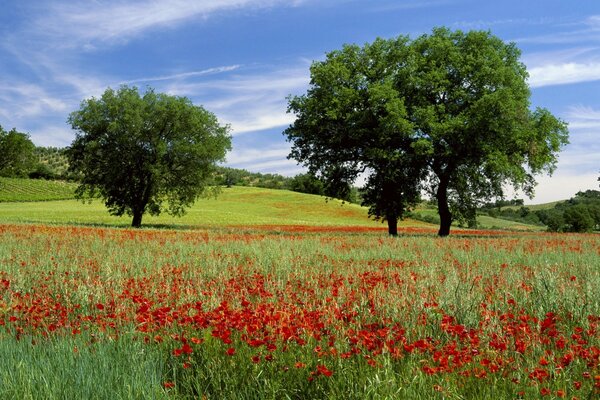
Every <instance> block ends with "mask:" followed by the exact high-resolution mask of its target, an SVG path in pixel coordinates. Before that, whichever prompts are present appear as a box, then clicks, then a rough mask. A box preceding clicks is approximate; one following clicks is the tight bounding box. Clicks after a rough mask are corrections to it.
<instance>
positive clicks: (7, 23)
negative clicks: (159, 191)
mask: <svg viewBox="0 0 600 400" xmlns="http://www.w3.org/2000/svg"><path fill="white" fill-rule="evenodd" d="M0 5H1V7H0V125H1V126H2V127H4V128H5V129H10V128H12V127H16V128H17V130H19V131H22V132H27V133H29V134H30V136H31V139H32V140H33V141H34V143H35V144H37V145H40V146H57V147H64V146H68V145H69V144H70V143H71V141H72V140H73V138H74V132H73V131H72V130H71V129H70V127H69V126H68V124H67V123H66V120H67V117H68V114H69V113H70V112H72V111H74V110H76V109H78V107H79V104H80V102H81V101H82V100H83V99H86V98H89V97H92V96H96V97H97V96H99V95H101V94H102V92H103V91H104V90H105V89H106V88H107V87H113V88H117V87H118V86H119V85H122V84H128V85H136V86H138V87H140V88H145V87H146V86H150V87H153V88H155V89H156V90H157V91H159V92H167V93H169V94H174V95H181V96H187V97H189V98H190V99H192V101H193V102H194V103H196V104H201V105H203V106H204V107H205V108H207V109H208V110H210V111H212V112H214V113H215V114H216V115H217V117H218V118H219V120H220V121H221V122H222V123H228V124H230V125H231V127H232V135H233V151H232V152H231V153H229V154H228V156H227V165H228V166H231V167H235V168H244V169H248V170H250V171H256V172H271V173H280V174H283V175H288V176H292V175H295V174H297V173H300V172H302V168H301V167H299V166H298V165H296V163H295V162H294V161H291V160H287V159H286V156H287V155H288V153H289V148H290V145H289V143H287V142H286V141H285V138H284V136H283V135H282V133H281V132H282V131H283V130H284V129H285V128H286V127H287V126H288V125H289V124H290V123H291V122H292V121H293V115H289V114H287V113H286V105H287V102H286V99H285V98H286V96H288V95H290V94H294V95H295V94H302V93H304V92H305V91H306V89H307V87H308V82H309V66H310V63H311V62H312V61H313V60H320V59H323V58H324V54H325V53H326V52H328V51H331V50H335V49H338V48H340V47H341V46H342V45H343V44H344V43H357V44H361V45H362V44H364V43H366V42H371V41H373V40H374V39H375V38H376V37H384V38H391V37H394V36H398V35H405V34H408V35H410V36H411V37H416V36H418V35H421V34H423V33H429V32H431V29H432V28H433V27H435V26H448V27H450V28H452V29H461V30H471V29H478V30H491V32H492V33H493V34H495V35H497V36H499V37H500V38H502V39H503V40H506V41H514V42H515V43H516V44H517V46H518V47H519V48H520V49H521V50H522V52H523V54H522V61H523V62H524V63H525V64H526V65H527V68H528V71H529V73H530V79H529V84H530V86H531V88H532V97H531V100H532V105H533V106H541V107H546V108H548V109H549V110H550V111H551V112H553V113H554V114H555V115H557V116H559V117H560V118H562V119H563V120H565V121H567V122H568V123H569V128H570V141H571V144H569V145H568V146H567V147H566V149H565V150H564V151H563V152H562V153H561V155H560V160H559V164H558V168H557V170H556V172H555V174H554V175H553V176H552V177H551V178H548V177H540V178H539V179H538V182H539V185H538V187H537V189H536V196H535V198H534V199H533V200H527V202H528V203H541V202H546V201H553V200H559V199H565V198H568V197H571V196H572V195H574V194H575V193H576V192H577V191H579V190H584V189H598V182H597V181H596V179H597V178H598V176H599V175H600V3H598V2H597V1H596V0H571V1H567V0H560V1H559V0H527V1H524V0H518V1H515V0H504V1H485V0H397V1H392V0H379V1H378V0H372V1H359V0H320V1H319V0H288V1H285V0H280V1H279V0H136V1H124V0H96V1H94V0H85V1H78V0H71V1H66V0H65V1H60V0H53V1H51V0H48V1H43V0H40V1H35V0H23V1H10V0H3V1H0Z"/></svg>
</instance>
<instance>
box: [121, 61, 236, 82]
mask: <svg viewBox="0 0 600 400" xmlns="http://www.w3.org/2000/svg"><path fill="white" fill-rule="evenodd" d="M238 68H240V65H228V66H224V67H215V68H208V69H204V70H201V71H190V72H181V73H177V74H171V75H163V76H154V77H148V78H137V79H133V80H129V81H123V82H121V84H124V85H130V84H132V83H142V82H157V81H170V80H177V79H186V78H193V77H199V76H204V75H212V74H219V73H222V72H230V71H234V70H236V69H238Z"/></svg>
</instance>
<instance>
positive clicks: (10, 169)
mask: <svg viewBox="0 0 600 400" xmlns="http://www.w3.org/2000/svg"><path fill="white" fill-rule="evenodd" d="M34 151H35V145H34V144H33V142H32V141H31V140H30V139H29V135H27V134H25V133H21V132H17V130H16V129H15V128H13V129H11V130H10V131H9V132H6V131H5V130H4V129H2V126H0V176H7V177H26V176H27V174H29V172H30V171H32V170H33V169H34V168H35V165H36V160H35V153H34Z"/></svg>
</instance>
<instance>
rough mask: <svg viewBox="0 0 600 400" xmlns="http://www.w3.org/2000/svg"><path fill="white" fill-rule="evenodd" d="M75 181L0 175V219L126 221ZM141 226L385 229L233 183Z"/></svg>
mask: <svg viewBox="0 0 600 400" xmlns="http://www.w3.org/2000/svg"><path fill="white" fill-rule="evenodd" d="M75 187H76V184H73V183H66V182H59V181H45V180H31V179H8V178H0V223H1V222H26V223H31V222H33V223H58V224H68V223H78V224H102V225H117V226H128V225H129V224H130V223H131V218H130V217H128V216H123V217H120V218H119V217H113V216H110V215H109V214H108V212H107V211H106V208H105V207H104V205H103V203H102V202H101V201H99V200H98V201H94V202H92V203H91V204H84V203H82V202H79V201H76V200H73V192H74V190H75ZM417 212H418V213H420V214H427V215H431V216H432V217H435V216H436V215H437V211H436V210H434V209H420V210H418V211H417ZM478 224H479V227H480V228H487V229H490V228H499V229H514V230H543V229H544V228H543V227H539V226H533V225H526V224H522V223H518V222H512V221H507V220H503V219H498V218H491V217H488V216H479V217H478ZM143 225H145V226H168V227H191V226H230V225H240V226H247V225H254V226H256V225H310V226H369V227H374V228H382V229H385V228H386V225H385V224H381V223H380V222H376V221H373V220H371V219H369V218H368V217H367V209H366V208H364V207H360V206H358V205H356V204H350V203H342V202H340V201H338V200H326V199H325V198H324V197H321V196H314V195H308V194H302V193H297V192H291V191H287V190H273V189H266V188H256V187H245V186H234V187H231V188H223V189H222V192H221V194H220V195H219V196H218V198H209V199H200V200H198V201H197V202H196V204H195V205H194V206H193V207H191V208H190V209H189V210H188V213H187V214H186V215H185V216H184V217H182V218H175V217H171V216H169V215H167V214H164V215H161V216H158V217H152V216H150V215H146V216H144V220H143ZM400 226H430V227H431V228H432V229H435V228H436V226H435V225H430V224H427V223H424V222H418V221H414V220H406V221H401V223H400Z"/></svg>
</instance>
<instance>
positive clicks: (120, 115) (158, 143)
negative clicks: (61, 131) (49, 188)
mask: <svg viewBox="0 0 600 400" xmlns="http://www.w3.org/2000/svg"><path fill="white" fill-rule="evenodd" d="M69 123H70V124H71V126H72V127H73V129H75V130H76V131H77V133H76V138H75V140H74V141H73V143H72V144H71V146H70V148H69V149H68V151H67V156H68V159H69V169H70V172H71V173H75V174H77V175H78V176H79V179H80V186H79V187H78V189H77V191H76V195H77V196H78V197H79V198H89V197H94V196H100V197H102V198H103V199H104V201H105V204H106V206H107V208H108V209H109V212H110V213H111V214H113V215H123V214H124V213H127V214H128V215H131V216H133V220H132V226H134V227H139V226H140V225H141V222H142V216H143V215H144V214H145V213H149V214H151V215H158V214H160V213H161V211H163V210H166V211H167V212H168V213H169V214H171V215H182V214H183V213H184V212H185V208H186V207H188V206H190V205H191V204H193V202H194V201H195V200H196V198H197V197H198V196H200V195H201V194H203V193H205V192H206V189H207V188H208V187H209V184H210V183H211V181H210V179H211V177H212V176H213V171H214V168H215V164H216V163H217V162H220V161H223V160H224V159H225V154H226V152H227V150H229V149H230V148H231V138H230V136H229V134H228V132H229V127H228V126H222V125H220V124H219V123H218V121H217V118H216V117H215V115H214V114H212V113H210V112H209V111H207V110H205V109H204V108H203V107H201V106H196V105H194V104H192V102H191V101H190V100H189V99H188V98H185V97H176V96H169V95H166V94H162V93H160V94H157V93H155V92H154V91H153V90H152V89H148V90H147V91H146V92H145V93H144V94H143V95H141V94H140V93H139V91H138V89H137V88H135V87H133V88H130V87H127V86H122V87H121V88H120V89H118V90H116V91H115V90H113V89H107V90H106V91H105V92H104V94H103V95H102V96H101V97H100V98H99V99H96V98H91V99H88V100H84V101H83V102H82V103H81V106H80V109H79V110H77V111H74V112H73V113H71V114H70V116H69Z"/></svg>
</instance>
